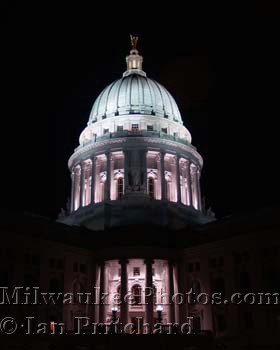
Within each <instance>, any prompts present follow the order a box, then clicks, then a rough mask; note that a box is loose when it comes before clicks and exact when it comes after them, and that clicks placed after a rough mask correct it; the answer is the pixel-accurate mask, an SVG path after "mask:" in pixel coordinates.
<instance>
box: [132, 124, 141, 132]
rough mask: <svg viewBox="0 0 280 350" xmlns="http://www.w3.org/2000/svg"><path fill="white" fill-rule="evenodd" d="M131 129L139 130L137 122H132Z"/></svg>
mask: <svg viewBox="0 0 280 350" xmlns="http://www.w3.org/2000/svg"><path fill="white" fill-rule="evenodd" d="M131 130H132V131H138V130H139V125H138V124H132V126H131Z"/></svg>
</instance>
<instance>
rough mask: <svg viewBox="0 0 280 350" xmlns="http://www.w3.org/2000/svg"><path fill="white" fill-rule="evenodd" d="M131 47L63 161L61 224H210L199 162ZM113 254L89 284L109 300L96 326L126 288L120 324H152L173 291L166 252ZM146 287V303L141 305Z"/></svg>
mask: <svg viewBox="0 0 280 350" xmlns="http://www.w3.org/2000/svg"><path fill="white" fill-rule="evenodd" d="M136 43H137V38H135V37H132V49H131V51H130V54H129V55H128V56H127V57H126V64H127V70H126V71H125V72H124V73H123V76H122V77H121V78H120V79H118V80H115V81H114V82H113V83H111V84H110V85H108V86H107V87H106V88H105V89H104V90H103V91H102V92H101V93H100V95H99V96H98V97H97V99H96V101H95V102H94V104H93V107H92V110H91V113H90V116H89V121H88V124H87V126H86V128H85V129H84V130H83V132H82V133H81V135H80V138H79V146H78V147H77V148H76V149H75V151H74V153H73V155H72V156H71V157H70V159H69V163H68V166H69V169H70V172H71V179H72V191H71V212H70V214H69V215H68V216H67V217H66V218H63V219H62V220H61V221H62V222H63V223H66V224H69V225H82V226H84V227H86V228H88V229H90V230H93V231H98V230H101V231H102V230H104V229H108V228H114V227H117V226H126V227H129V225H131V224H133V225H142V226H144V227H146V229H149V227H151V226H158V227H159V230H160V227H162V228H169V229H175V230H176V229H177V230H178V229H180V228H183V227H185V226H186V225H195V224H198V223H200V224H202V223H207V222H210V221H211V220H212V218H209V217H207V216H205V215H204V214H203V213H202V205H201V190H200V176H201V170H202V166H203V159H202V157H201V155H200V154H199V153H198V151H197V150H196V148H195V147H194V146H193V145H192V143H191V141H192V139H191V134H190V132H189V131H188V129H187V128H186V127H185V126H184V125H183V121H182V117H181V114H180V111H179V108H178V106H177V104H176V102H175V100H174V98H173V96H172V95H171V94H170V93H169V92H168V91H167V89H166V88H165V87H163V86H162V85H161V84H159V83H158V82H156V81H154V80H153V79H151V78H148V77H147V74H146V73H145V72H144V71H143V69H142V63H143V57H142V56H141V55H140V54H139V52H138V50H137V49H136ZM93 235H94V233H93ZM108 238H109V236H108ZM160 244H161V243H160V242H159V246H160ZM165 249H167V250H168V247H165ZM110 254H111V256H110ZM118 254H119V247H115V249H114V251H112V252H111V253H108V254H107V256H106V260H102V264H101V265H100V266H99V268H98V276H99V277H98V283H97V285H99V286H100V287H102V289H101V292H102V293H103V292H104V291H106V292H108V291H109V292H110V296H111V300H110V302H109V304H108V305H107V306H102V309H103V310H102V312H99V315H100V317H101V319H100V321H102V322H104V321H105V320H106V319H110V317H111V313H112V311H111V308H112V306H113V304H114V303H113V296H114V295H115V294H117V293H120V296H121V300H123V298H124V297H125V295H126V294H127V293H128V291H131V292H132V294H133V296H134V298H135V299H136V304H135V305H129V306H128V305H122V306H121V309H120V315H121V321H122V322H123V323H127V322H128V321H129V322H134V321H135V320H136V319H137V318H138V319H139V318H140V319H141V320H143V322H144V323H145V322H147V323H149V324H152V323H153V322H154V321H156V314H157V313H156V306H157V297H160V295H161V296H163V295H169V296H170V295H173V294H174V291H176V290H178V277H177V275H176V266H175V265H174V262H173V259H172V258H170V251H169V254H168V255H165V254H164V253H163V251H162V250H160V251H159V252H157V251H156V250H155V251H154V252H153V255H152V256H151V255H150V253H149V254H147V247H144V248H140V247H138V248H137V249H136V252H135V253H133V250H132V251H131V253H128V254H126V257H125V259H122V260H120V259H116V256H118ZM149 288H151V290H153V291H154V297H153V300H151V301H153V302H154V303H151V304H149V303H148V304H147V305H144V302H143V301H144V298H145V290H146V291H147V290H149ZM146 294H147V293H146ZM149 299H150V298H148V300H149ZM163 299H166V297H163ZM141 301H142V302H141ZM99 308H100V306H99ZM163 316H164V321H165V322H175V319H176V316H175V305H174V304H171V305H168V307H165V306H163Z"/></svg>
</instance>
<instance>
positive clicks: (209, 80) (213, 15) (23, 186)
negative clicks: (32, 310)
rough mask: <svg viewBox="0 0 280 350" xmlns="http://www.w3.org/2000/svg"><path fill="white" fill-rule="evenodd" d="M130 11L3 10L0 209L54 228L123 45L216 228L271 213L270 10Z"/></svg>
mask: <svg viewBox="0 0 280 350" xmlns="http://www.w3.org/2000/svg"><path fill="white" fill-rule="evenodd" d="M140 5H141V6H140ZM138 6H140V8H138V7H137V8H135V7H131V8H129V7H128V8H127V10H128V11H126V12H125V11H122V10H121V11H120V9H116V11H115V9H114V8H113V7H111V5H110V4H109V3H106V4H105V6H104V9H99V8H97V7H96V4H93V6H92V7H87V6H85V5H84V6H82V5H69V4H68V5H67V6H66V5H57V4H56V5H51V4H47V3H46V4H45V5H43V4H37V5H34V4H33V5H31V4H30V5H26V4H21V5H16V4H14V5H7V4H4V5H2V11H1V23H2V29H1V52H2V53H1V58H2V64H1V86H2V102H1V129H0V130H1V141H2V146H1V158H2V165H1V207H2V208H6V209H7V208H8V209H11V210H19V211H22V210H25V211H30V212H33V213H36V214H40V215H45V216H51V217H54V218H55V217H56V216H57V214H58V212H59V211H60V208H61V207H65V203H66V200H67V197H68V196H69V195H70V176H69V172H68V168H67V161H68V158H69V157H70V155H71V154H72V152H73V150H74V148H75V147H77V146H78V137H79V135H80V133H81V131H82V130H83V128H84V127H85V126H86V123H87V121H88V117H89V113H90V110H91V107H92V104H93V103H94V101H95V99H96V98H97V96H98V94H99V93H100V92H101V90H102V89H103V88H104V87H105V86H107V85H108V84H109V83H111V82H112V81H113V80H115V79H118V78H120V77H121V75H122V73H123V71H124V70H125V56H126V55H127V54H128V53H129V49H130V42H129V33H132V34H134V35H139V37H140V39H139V51H140V53H141V54H142V55H143V57H144V65H143V68H144V70H145V71H146V72H147V74H148V76H149V77H152V78H154V79H155V80H157V81H159V82H160V83H162V84H163V85H164V86H165V87H166V88H167V89H168V90H169V91H170V92H171V93H172V95H173V96H174V98H175V100H176V101H177V103H178V106H179V109H180V111H181V114H182V117H183V120H184V123H185V125H186V126H187V128H188V129H189V130H190V132H191V134H192V136H193V144H194V145H195V146H196V147H197V148H198V151H199V152H200V153H201V155H202V157H203V158H204V162H205V166H204V169H203V178H202V189H203V193H204V195H205V196H206V203H207V206H209V205H211V206H212V209H213V210H214V212H216V213H217V216H218V217H221V216H224V215H230V214H232V213H237V212H240V211H245V212H247V211H250V210H254V209H257V208H262V207H265V206H271V205H273V206H275V205H277V204H279V197H278V187H279V186H278V183H279V172H278V160H279V155H278V150H279V145H278V140H279V127H278V119H279V83H280V82H279V78H280V74H279V65H280V63H279V62H280V61H279V58H280V57H279V53H278V47H279V35H278V30H279V28H278V24H277V23H278V22H279V18H278V17H277V16H276V15H275V14H274V11H273V10H272V9H270V8H268V7H265V8H263V7H255V8H251V9H246V11H245V9H244V8H243V9H223V8H209V9H203V10H204V11H202V8H198V9H192V8H190V7H189V8H187V9H186V8H183V7H182V8H175V9H171V8H169V7H168V8H165V10H167V11H166V13H165V14H164V15H162V14H161V13H160V11H159V9H158V10H156V11H154V12H152V11H151V9H150V7H145V6H144V5H142V4H138ZM162 6H163V5H162ZM174 7H175V6H174ZM202 12H203V13H202Z"/></svg>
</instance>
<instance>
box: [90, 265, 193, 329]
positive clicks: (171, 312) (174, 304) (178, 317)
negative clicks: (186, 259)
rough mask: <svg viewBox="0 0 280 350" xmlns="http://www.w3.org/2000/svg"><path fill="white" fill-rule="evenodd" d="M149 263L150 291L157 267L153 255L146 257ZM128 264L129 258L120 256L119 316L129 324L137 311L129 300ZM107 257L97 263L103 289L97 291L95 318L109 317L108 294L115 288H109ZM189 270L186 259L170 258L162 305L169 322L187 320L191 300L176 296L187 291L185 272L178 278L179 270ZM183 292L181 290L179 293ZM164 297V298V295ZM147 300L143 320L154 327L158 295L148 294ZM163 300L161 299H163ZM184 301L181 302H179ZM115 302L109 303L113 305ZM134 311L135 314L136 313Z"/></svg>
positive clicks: (98, 286) (99, 285)
mask: <svg viewBox="0 0 280 350" xmlns="http://www.w3.org/2000/svg"><path fill="white" fill-rule="evenodd" d="M144 264H145V287H146V290H147V291H149V290H150V291H151V290H153V283H154V281H153V270H154V268H153V267H154V260H153V259H151V258H147V259H144ZM128 265H129V259H127V258H123V259H121V260H119V266H120V299H119V303H118V311H117V316H118V318H119V319H120V322H121V323H122V324H123V325H125V324H128V323H130V322H132V316H133V315H134V312H132V313H131V314H130V312H129V303H128V302H127V300H128V299H127V296H128V295H129V290H128ZM105 266H106V261H100V262H99V263H97V265H96V274H97V277H96V281H97V286H96V287H97V288H98V289H99V292H98V294H97V300H96V302H95V312H94V316H95V320H96V322H99V323H103V322H106V321H108V313H107V312H106V307H107V302H106V300H108V299H106V298H104V295H107V294H108V293H110V292H112V291H110V290H107V289H106V282H105V279H106V269H105ZM183 271H185V266H184V263H183V262H182V261H181V262H180V261H178V262H175V261H172V260H170V261H168V262H167V274H168V278H167V281H166V283H167V284H168V285H167V291H168V293H167V296H166V298H164V302H163V304H162V305H161V306H162V307H163V313H164V314H165V319H166V321H167V322H168V323H172V324H174V323H180V322H181V323H184V322H186V315H187V304H186V300H184V301H183V302H179V300H180V298H176V293H177V294H181V295H182V294H183V293H184V292H186V283H185V275H182V276H180V279H178V277H177V276H178V273H181V272H183ZM178 292H179V293H178ZM162 300H163V299H162ZM143 302H144V310H143V311H144V314H143V316H144V317H143V321H144V322H145V323H147V324H148V325H150V326H151V327H153V325H154V323H155V318H156V307H155V305H154V296H153V295H152V294H150V293H147V294H145V300H143ZM159 304H160V303H159ZM179 304H180V305H179ZM113 306H115V305H113V304H112V305H109V307H110V308H111V307H113ZM132 314H133V315H132Z"/></svg>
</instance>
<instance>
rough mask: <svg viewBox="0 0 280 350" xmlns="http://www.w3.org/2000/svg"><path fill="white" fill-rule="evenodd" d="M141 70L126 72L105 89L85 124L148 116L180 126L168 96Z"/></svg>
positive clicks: (179, 115)
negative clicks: (134, 115) (127, 116)
mask: <svg viewBox="0 0 280 350" xmlns="http://www.w3.org/2000/svg"><path fill="white" fill-rule="evenodd" d="M143 73H144V72H143V71H138V72H137V71H135V70H134V71H133V70H131V71H127V72H126V73H125V74H124V76H123V77H122V78H121V79H119V80H116V81H114V82H113V83H112V84H110V85H109V86H107V87H106V88H105V89H104V90H103V91H102V92H101V94H100V95H99V96H98V98H97V99H96V101H95V103H94V105H93V107H92V110H91V113H90V117H89V124H90V123H94V122H96V121H99V120H101V119H105V118H110V117H114V116H120V115H131V114H148V115H155V116H158V117H162V118H168V119H170V120H173V121H176V122H178V123H180V124H183V122H182V118H181V114H180V112H179V109H178V106H177V104H176V102H175V100H174V98H173V97H172V96H171V94H170V93H169V92H168V91H167V90H166V89H165V88H164V87H163V86H162V85H160V84H159V83H157V82H156V81H154V80H152V79H149V78H147V77H146V75H145V73H144V74H143Z"/></svg>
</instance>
